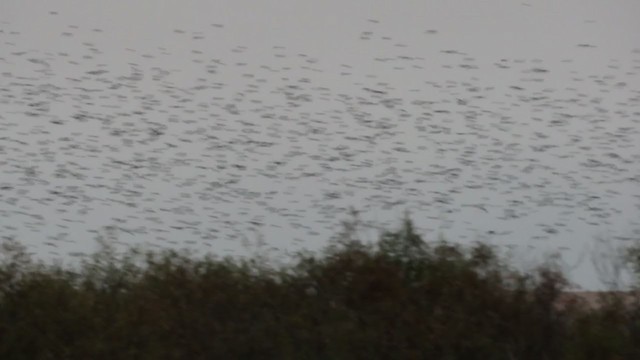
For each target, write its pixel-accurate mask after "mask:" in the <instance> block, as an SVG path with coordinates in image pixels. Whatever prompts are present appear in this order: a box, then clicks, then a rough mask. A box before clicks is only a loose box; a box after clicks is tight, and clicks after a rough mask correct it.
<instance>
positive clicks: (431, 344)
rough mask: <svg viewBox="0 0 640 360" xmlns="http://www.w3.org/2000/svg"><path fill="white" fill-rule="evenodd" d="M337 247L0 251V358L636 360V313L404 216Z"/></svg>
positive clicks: (14, 247)
mask: <svg viewBox="0 0 640 360" xmlns="http://www.w3.org/2000/svg"><path fill="white" fill-rule="evenodd" d="M351 225H353V224H351ZM345 229H347V230H349V229H351V230H353V226H351V227H348V226H347V227H345ZM338 240H339V241H335V242H334V243H333V244H332V246H330V247H329V248H327V250H326V251H324V252H322V253H319V254H315V253H314V254H309V253H304V254H299V255H297V256H296V257H295V259H294V261H293V262H292V263H291V264H289V265H286V266H277V267H276V266H267V265H265V263H264V262H263V261H255V259H254V260H251V259H249V260H238V259H228V258H227V259H218V258H214V257H211V256H206V257H196V256H193V255H192V254H190V253H188V252H184V251H183V252H178V251H169V250H167V251H162V252H144V251H139V250H130V251H128V252H126V253H124V254H121V253H117V252H115V251H114V249H113V248H111V247H110V245H109V244H106V243H103V249H102V250H101V251H99V252H98V253H96V254H95V255H93V256H92V257H91V258H89V259H87V260H86V261H84V262H83V264H82V265H81V266H80V267H75V268H71V267H69V268H65V267H63V266H60V265H44V264H42V263H36V262H34V261H33V260H31V259H30V258H29V256H27V255H26V253H25V251H24V249H23V248H21V246H20V245H19V244H17V243H15V242H10V241H9V242H5V244H4V245H3V255H4V257H3V259H2V262H1V264H0V359H7V360H8V359H109V360H113V359H154V360H155V359H367V360H369V359H464V360H473V359H482V360H491V359H496V360H497V359H504V360H514V359H532V360H533V359H535V360H540V359H597V360H602V359H640V306H638V302H637V301H632V302H630V301H621V300H620V299H617V298H616V295H615V294H609V295H608V296H607V297H606V298H604V297H603V302H602V304H601V306H599V307H597V308H593V307H588V306H586V305H584V304H582V303H580V302H573V303H567V304H564V305H563V306H558V301H559V299H560V297H561V296H562V294H563V292H564V291H565V290H566V289H567V286H568V284H567V281H566V280H565V278H564V276H563V274H561V273H560V272H559V271H556V270H554V269H552V268H550V267H548V266H542V267H540V268H539V269H537V271H535V272H534V273H531V272H530V273H523V272H519V271H516V270H514V269H513V268H512V267H510V266H509V265H508V264H507V263H506V262H505V261H504V260H503V259H501V258H500V257H499V256H498V255H497V253H496V251H494V249H493V248H491V247H489V246H487V245H482V244H478V245H475V246H470V247H462V246H459V245H453V244H450V243H447V242H444V241H439V242H436V243H428V242H425V241H423V239H422V237H421V236H420V235H418V234H417V233H416V232H415V230H414V228H413V224H412V222H411V221H410V220H408V218H407V219H406V220H405V221H404V222H403V225H402V226H401V227H400V228H399V229H398V230H395V231H387V232H384V233H383V234H381V236H380V238H379V240H378V242H376V243H374V244H366V243H363V242H361V241H360V240H358V239H357V238H356V237H355V236H353V232H349V231H347V232H343V233H342V234H341V236H340V238H339V239H338ZM634 256H635V257H634ZM637 257H638V256H637V253H633V252H630V259H632V260H634V259H635V260H637ZM636 264H638V263H637V262H636ZM627 300H628V299H627Z"/></svg>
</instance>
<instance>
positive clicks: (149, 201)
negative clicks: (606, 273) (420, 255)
mask: <svg viewBox="0 0 640 360" xmlns="http://www.w3.org/2000/svg"><path fill="white" fill-rule="evenodd" d="M638 14H640V2H638V1H634V0H629V1H577V0H576V1H573V0H555V1H551V0H549V1H532V2H527V3H525V2H515V1H497V0H490V1H482V2H478V1H461V0H457V1H456V0H447V1H372V0H366V1H365V0H357V1H333V0H331V1H299V0H296V1H293V0H279V1H238V0H234V1H158V0H147V1H115V0H112V1H58V0H56V1H2V2H1V3H0V30H1V32H0V44H2V45H0V88H1V89H3V92H2V93H1V94H0V110H2V111H1V112H0V114H1V115H0V138H1V140H0V189H2V190H0V235H2V236H15V237H18V238H20V239H21V240H22V241H24V242H25V243H27V244H28V245H29V248H30V249H31V250H32V251H33V252H34V253H36V254H38V255H39V256H42V257H45V258H47V257H65V256H66V257H68V256H69V254H72V255H73V253H77V252H88V251H91V250H92V249H93V248H94V247H95V242H94V241H93V238H94V237H95V236H96V235H98V234H103V235H104V234H106V233H105V231H107V229H112V230H111V231H112V232H113V234H115V235H116V236H117V238H118V240H119V241H121V242H123V243H145V244H148V245H151V246H163V247H164V246H173V247H182V246H192V247H195V248H197V249H206V250H208V251H215V252H217V253H220V254H223V255H224V254H234V253H238V252H239V251H240V252H241V251H244V250H243V244H246V243H247V241H243V240H242V239H241V236H242V235H241V234H244V235H246V234H249V237H250V239H249V242H252V241H255V238H256V237H257V235H256V234H262V235H263V236H264V239H265V241H266V243H267V244H268V245H267V246H270V247H273V248H274V249H278V251H294V250H297V249H299V248H312V249H316V248H319V247H321V246H323V245H324V244H326V240H327V239H328V238H329V237H330V236H331V235H332V234H335V232H336V229H337V228H338V224H339V222H340V221H341V220H344V219H345V218H346V217H347V209H348V207H349V206H354V207H355V208H356V209H358V210H360V211H361V214H362V218H363V220H365V221H367V222H369V223H371V224H377V225H380V224H381V225H386V226H393V225H394V224H396V223H397V219H398V218H399V217H400V216H401V214H402V212H403V211H404V210H410V211H411V213H412V217H413V218H414V220H416V222H417V225H418V226H419V227H420V229H421V231H423V232H424V233H425V234H426V235H427V238H433V237H436V236H437V234H438V233H442V234H444V235H445V236H446V237H447V238H449V239H451V240H454V241H462V242H471V241H475V240H484V241H489V242H491V243H494V244H496V245H499V246H503V247H504V248H505V249H511V250H512V251H513V252H514V254H516V255H517V256H519V258H520V259H522V261H523V262H527V261H534V260H533V259H534V258H535V256H534V255H531V254H533V253H535V254H544V253H546V252H553V251H561V252H562V253H563V254H564V255H565V257H566V259H567V262H568V263H569V264H574V263H577V262H578V260H579V259H580V257H581V256H582V255H583V254H584V253H585V252H586V251H589V249H591V248H593V247H594V246H595V245H594V239H596V238H597V237H605V238H607V239H609V240H610V242H609V243H610V244H623V243H624V242H625V239H629V238H634V237H635V238H637V237H638V236H639V233H638V232H637V231H638V214H639V213H640V210H639V206H640V199H639V198H638V195H639V194H640V191H639V190H640V163H639V162H640V145H639V143H640V141H639V139H640V136H639V134H638V131H639V122H640V94H639V91H638V89H640V77H639V75H638V71H639V68H640V37H639V36H638V34H640V22H639V21H637V16H638ZM373 232H375V230H371V231H370V232H368V233H366V234H364V235H363V236H373V235H371V234H372V233H373ZM532 250H536V251H532ZM527 257H530V258H527ZM588 263H589V259H588V258H587V259H586V260H584V261H583V262H582V265H581V266H580V267H579V270H577V271H576V275H575V278H576V280H577V281H579V282H580V283H581V284H583V285H584V286H587V287H595V286H596V283H597V282H596V280H595V276H594V273H593V269H591V268H590V267H589V266H588V265H589V264H588Z"/></svg>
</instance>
